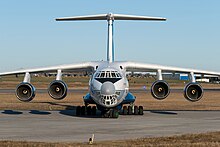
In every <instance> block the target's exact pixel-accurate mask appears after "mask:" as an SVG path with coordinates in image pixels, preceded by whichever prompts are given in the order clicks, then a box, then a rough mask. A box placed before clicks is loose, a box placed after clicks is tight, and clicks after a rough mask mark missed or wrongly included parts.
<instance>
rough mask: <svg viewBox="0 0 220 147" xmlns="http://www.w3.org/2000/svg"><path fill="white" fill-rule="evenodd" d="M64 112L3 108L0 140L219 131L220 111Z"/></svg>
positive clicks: (97, 138) (81, 139)
mask: <svg viewBox="0 0 220 147" xmlns="http://www.w3.org/2000/svg"><path fill="white" fill-rule="evenodd" d="M74 113H75V112H74V110H64V111H38V110H31V111H16V110H1V111H0V140H18V141H39V142H87V141H88V139H89V138H90V137H91V136H92V134H94V135H95V141H104V140H123V139H135V138H143V137H157V136H172V135H180V134H188V133H202V132H210V131H220V111H144V113H145V114H144V115H143V116H136V115H120V116H119V118H118V119H110V118H101V116H100V115H98V116H94V117H77V116H74V115H73V114H74Z"/></svg>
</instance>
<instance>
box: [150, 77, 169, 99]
mask: <svg viewBox="0 0 220 147" xmlns="http://www.w3.org/2000/svg"><path fill="white" fill-rule="evenodd" d="M151 94H152V96H153V97H154V98H156V99H158V100H163V99H165V98H166V97H167V96H168V95H169V94H170V87H169V85H168V84H167V82H165V81H162V80H158V81H155V82H154V83H153V84H152V86H151Z"/></svg>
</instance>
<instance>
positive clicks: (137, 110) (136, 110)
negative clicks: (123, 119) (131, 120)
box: [134, 106, 139, 115]
mask: <svg viewBox="0 0 220 147" xmlns="http://www.w3.org/2000/svg"><path fill="white" fill-rule="evenodd" d="M138 113H139V109H138V106H134V115H138Z"/></svg>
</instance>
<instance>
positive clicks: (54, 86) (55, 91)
mask: <svg viewBox="0 0 220 147" xmlns="http://www.w3.org/2000/svg"><path fill="white" fill-rule="evenodd" d="M48 94H49V95H50V96H51V97H52V98H53V99H55V100H62V99H64V98H65V97H66V95H67V85H66V83H65V82H63V81H61V80H55V81H53V82H51V83H50V85H49V87H48Z"/></svg>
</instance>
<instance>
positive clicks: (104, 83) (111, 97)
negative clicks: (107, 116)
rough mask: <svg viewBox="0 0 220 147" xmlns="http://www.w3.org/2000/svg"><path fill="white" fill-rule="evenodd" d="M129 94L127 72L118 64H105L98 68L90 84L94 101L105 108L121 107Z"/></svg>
mask: <svg viewBox="0 0 220 147" xmlns="http://www.w3.org/2000/svg"><path fill="white" fill-rule="evenodd" d="M128 92H129V84H128V80H127V78H126V72H125V70H124V69H123V67H122V66H120V65H119V64H117V62H111V63H109V62H104V63H101V64H99V66H97V69H96V71H95V72H94V74H93V75H92V76H91V79H90V82H89V94H90V96H91V98H92V99H93V101H94V102H95V103H96V104H97V105H100V106H102V107H104V108H113V107H116V106H118V105H120V104H121V103H122V102H123V100H125V98H126V96H127V95H128Z"/></svg>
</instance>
